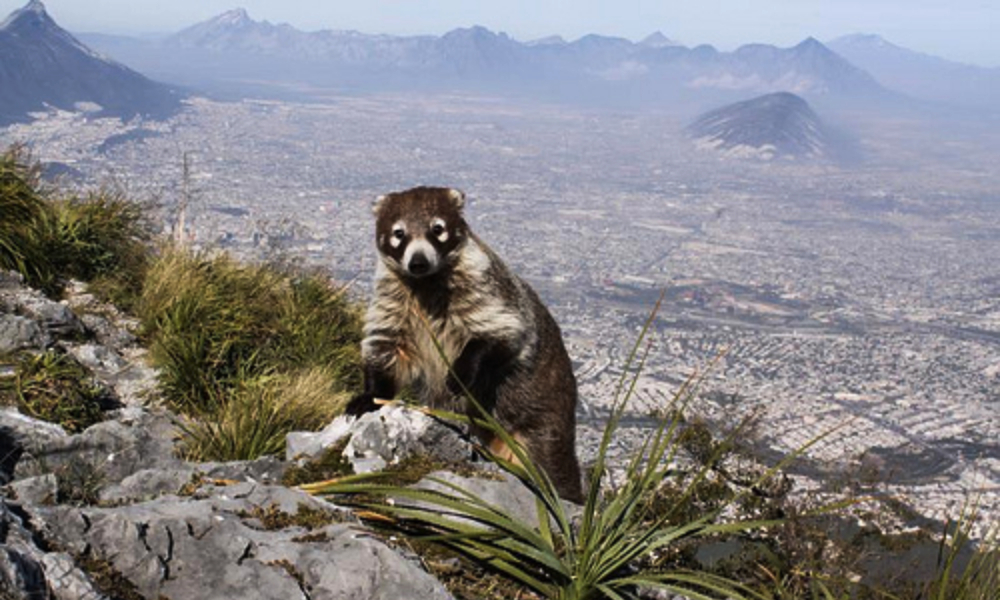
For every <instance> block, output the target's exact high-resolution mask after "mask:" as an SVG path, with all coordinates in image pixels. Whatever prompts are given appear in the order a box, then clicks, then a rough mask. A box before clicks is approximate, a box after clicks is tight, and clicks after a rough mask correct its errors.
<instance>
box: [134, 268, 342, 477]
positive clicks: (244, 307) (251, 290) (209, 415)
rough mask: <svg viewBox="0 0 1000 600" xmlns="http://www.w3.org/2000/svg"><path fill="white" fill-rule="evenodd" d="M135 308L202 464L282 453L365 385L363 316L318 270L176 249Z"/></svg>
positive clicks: (163, 384) (168, 397)
mask: <svg viewBox="0 0 1000 600" xmlns="http://www.w3.org/2000/svg"><path fill="white" fill-rule="evenodd" d="M137 312H138V316H139V317H140V319H141V321H142V327H143V331H144V336H145V337H146V338H147V339H148V341H149V344H150V355H151V358H152V360H153V363H154V364H155V365H156V366H157V367H159V369H160V391H161V394H162V396H163V398H164V400H165V401H166V403H167V405H168V406H169V407H170V408H172V409H174V410H176V411H178V412H180V413H182V414H184V415H186V416H188V417H190V420H189V421H188V423H187V424H186V425H185V429H186V432H187V435H186V438H187V440H186V448H187V450H186V451H187V453H188V454H189V456H191V457H192V458H200V459H210V460H238V459H253V458H257V457H259V456H262V455H264V454H273V453H280V452H282V451H283V449H284V436H285V434H286V433H288V432H289V431H292V430H312V429H316V428H318V427H321V426H322V425H325V424H326V423H327V422H329V420H330V419H331V418H332V417H333V416H334V415H335V414H338V413H339V412H341V410H342V408H343V405H344V403H345V402H346V400H347V395H346V390H349V389H352V388H353V387H354V386H356V385H357V384H358V383H359V380H358V378H359V377H360V342H361V314H360V310H359V308H358V307H357V306H356V305H355V304H354V303H352V302H350V301H349V300H348V299H347V298H345V297H344V294H343V293H342V290H338V289H335V288H333V287H332V286H331V285H330V282H329V281H328V279H327V278H326V277H325V276H323V275H321V274H318V273H302V272H296V271H292V270H288V269H283V268H279V267H276V266H273V265H268V264H260V265H245V264H240V263H238V262H236V261H235V260H233V259H231V258H230V257H228V256H227V255H225V254H218V255H214V256H209V255H206V254H196V253H192V252H190V251H187V250H184V249H180V248H166V249H164V251H163V252H162V254H161V255H160V256H159V257H158V258H157V259H156V260H155V261H154V262H153V264H152V265H151V266H150V269H149V271H148V273H147V277H146V281H145V286H144V288H143V293H142V297H141V300H140V302H139V303H138V305H137Z"/></svg>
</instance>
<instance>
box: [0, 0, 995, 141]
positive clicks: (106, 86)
mask: <svg viewBox="0 0 1000 600" xmlns="http://www.w3.org/2000/svg"><path fill="white" fill-rule="evenodd" d="M78 38H79V39H78ZM80 40H82V41H83V42H85V43H86V44H87V45H86V46H85V45H84V44H83V43H81V41H80ZM91 48H94V49H96V50H97V52H95V51H94V50H91ZM98 52H100V54H99V53H98ZM109 56H110V57H115V59H116V60H117V61H121V62H116V61H115V60H112V59H111V58H107V57H109ZM126 64H127V65H128V67H126V66H124V65H126ZM132 69H135V70H134V71H133V70H132ZM136 71H138V72H142V73H145V74H146V75H147V76H149V77H152V78H154V79H157V80H161V81H169V82H171V83H172V84H174V85H180V86H186V87H191V88H194V89H197V90H199V91H200V92H203V93H208V94H210V95H216V96H221V97H223V98H243V97H247V96H257V97H277V98H289V99H310V98H312V97H315V96H316V95H321V96H326V95H329V94H330V93H370V92H398V91H405V92H417V93H421V92H460V93H466V92H472V93H477V92H485V93H490V94H496V95H503V96H506V97H510V98H515V99H516V98H522V99H532V100H542V101H555V102H569V103H574V104H585V105H596V106H613V107H616V108H656V109H667V110H673V111H678V112H681V113H687V114H697V113H700V112H703V111H705V110H707V109H709V108H714V107H718V106H722V105H725V104H729V103H733V102H738V101H742V100H746V99H747V98H752V97H755V96H760V95H762V94H769V93H775V92H791V93H794V94H796V95H798V96H801V97H802V98H804V99H806V100H807V101H808V102H809V103H810V104H812V105H813V106H814V107H816V108H817V109H822V110H823V111H824V112H825V111H828V110H834V111H835V110H836V109H843V108H848V109H851V110H857V109H873V108H874V109H878V110H889V111H893V112H898V111H899V110H900V109H907V110H909V109H911V108H914V107H915V106H916V107H920V106H922V104H921V103H924V104H929V105H946V106H952V107H958V108H959V109H961V110H966V109H969V108H972V109H976V110H981V111H992V112H994V113H995V112H996V111H997V109H996V108H995V107H996V106H1000V103H998V102H997V101H998V100H1000V69H983V68H979V67H972V66H969V65H962V64H958V63H953V62H949V61H945V60H943V59H939V58H936V57H932V56H928V55H924V54H920V53H917V52H913V51H910V50H906V49H903V48H900V47H898V46H894V45H892V44H890V43H889V42H886V41H885V40H883V39H881V38H878V37H877V36H864V35H855V36H847V37H844V38H838V39H836V40H833V41H831V42H830V43H829V44H823V43H822V42H820V41H818V40H816V39H814V38H811V37H810V38H807V39H805V40H803V41H802V42H801V43H799V44H797V45H795V46H793V47H790V48H779V47H776V46H772V45H767V44H748V45H744V46H741V47H739V48H737V49H736V50H734V51H731V52H722V51H719V50H717V49H716V48H714V47H712V46H709V45H700V46H695V47H687V46H683V45H680V44H678V43H676V42H674V41H672V40H670V39H669V38H668V37H667V36H666V35H664V34H663V33H662V32H655V33H653V34H651V35H649V36H648V37H646V38H645V39H643V40H641V41H639V42H633V41H630V40H627V39H625V38H619V37H610V36H602V35H597V34H591V35H586V36H583V37H581V38H579V39H577V40H573V41H567V40H565V39H563V38H561V37H558V36H553V37H549V38H543V39H539V40H534V41H530V42H521V41H518V40H515V39H513V38H511V37H510V36H508V35H506V34H504V33H499V32H494V31H491V30H489V29H486V28H485V27H480V26H475V27H469V28H461V29H455V30H453V31H450V32H448V33H446V34H444V35H441V36H432V35H422V36H392V35H373V34H365V33H360V32H357V31H337V30H321V31H312V32H306V31H301V30H299V29H296V28H294V27H292V26H290V25H287V24H272V23H269V22H268V21H257V20H254V19H252V18H251V17H250V15H249V14H248V13H247V12H246V11H245V10H243V9H235V10H231V11H228V12H226V13H223V14H221V15H219V16H217V17H215V18H212V19H209V20H208V21H205V22H202V23H198V24H195V25H193V26H191V27H188V28H186V29H184V30H182V31H179V32H177V33H175V34H172V35H169V36H166V37H163V38H160V39H155V40H153V39H139V38H131V37H125V36H110V35H103V34H81V35H79V36H78V37H74V36H73V35H71V34H69V33H67V32H66V31H65V30H63V29H61V28H60V27H59V26H58V25H56V23H55V22H54V21H53V20H52V19H51V18H50V17H49V15H48V14H47V13H46V12H45V9H44V6H43V5H42V4H41V2H39V1H38V0H31V2H29V4H28V5H27V6H25V7H24V8H22V9H21V10H18V11H15V12H14V13H13V14H12V15H11V16H10V17H8V19H7V20H6V21H4V22H3V24H2V25H0V122H3V121H8V122H9V121H12V120H18V119H23V118H25V115H26V114H27V113H29V112H31V111H36V110H41V109H44V108H46V107H58V108H66V109H72V108H74V107H77V106H79V105H80V103H90V104H95V105H99V107H100V110H101V112H102V113H103V114H110V115H119V116H123V117H126V118H127V117H131V116H134V115H158V114H169V113H170V112H172V111H174V110H176V108H177V107H178V106H179V104H180V98H181V95H180V94H179V93H178V92H177V91H175V90H173V89H170V88H168V87H167V86H165V85H162V84H159V83H155V82H154V81H152V80H150V79H148V78H147V77H145V76H143V75H140V74H139V73H138V72H136Z"/></svg>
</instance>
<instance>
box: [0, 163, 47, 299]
mask: <svg viewBox="0 0 1000 600" xmlns="http://www.w3.org/2000/svg"><path fill="white" fill-rule="evenodd" d="M39 173H40V170H39V169H38V167H37V166H36V165H32V163H31V161H30V158H29V157H28V153H27V151H26V150H25V149H24V147H23V146H13V147H11V148H10V149H9V150H7V151H6V152H4V153H2V154H0V215H2V218H0V269H5V270H13V271H17V272H18V273H21V274H22V275H23V276H24V277H25V279H27V280H28V281H29V282H30V283H32V284H34V285H36V286H38V287H46V288H51V286H52V285H53V284H54V280H55V271H54V268H53V266H52V263H51V262H50V261H49V259H48V256H47V255H46V253H45V250H44V248H45V244H44V235H43V231H44V229H43V224H44V223H45V222H46V219H47V216H48V213H49V211H50V207H49V204H48V202H47V200H46V197H45V195H44V193H43V192H42V191H41V186H40V179H39ZM42 284H46V285H42Z"/></svg>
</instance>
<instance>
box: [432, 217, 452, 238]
mask: <svg viewBox="0 0 1000 600" xmlns="http://www.w3.org/2000/svg"><path fill="white" fill-rule="evenodd" d="M447 232H448V228H447V227H446V226H445V223H444V220H443V219H434V220H433V221H432V222H431V235H433V236H434V237H436V238H438V239H440V240H441V241H442V242H443V241H445V240H446V239H448V238H447ZM442 238H444V239H442Z"/></svg>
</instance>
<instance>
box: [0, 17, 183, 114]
mask: <svg viewBox="0 0 1000 600" xmlns="http://www.w3.org/2000/svg"><path fill="white" fill-rule="evenodd" d="M180 100H181V95H180V94H179V93H178V92H176V91H174V90H172V89H171V88H169V87H167V86H165V85H163V84H159V83H156V82H154V81H151V80H149V79H147V78H146V77H144V76H143V75H140V74H139V73H137V72H135V71H133V70H131V69H129V68H127V67H125V66H124V65H122V64H119V63H117V62H114V61H112V60H110V59H107V58H105V57H103V56H101V55H99V54H97V53H95V52H94V51H92V50H90V49H89V48H88V47H87V46H85V45H83V44H82V43H80V41H79V40H77V39H76V38H75V37H73V36H72V35H71V34H69V33H68V32H67V31H66V30H64V29H62V28H61V27H59V26H58V25H57V24H56V23H55V21H53V20H52V18H51V17H50V16H49V15H48V13H47V12H46V11H45V7H44V6H43V5H42V3H41V2H39V1H38V0H32V1H31V2H29V3H28V4H27V5H26V6H25V7H24V8H22V9H20V10H17V11H15V12H13V13H12V14H11V15H10V16H9V17H7V19H6V20H4V21H3V23H0V124H4V123H10V122H16V121H21V120H25V119H27V118H28V114H29V113H31V112H35V111H42V110H46V109H48V108H53V107H54V108H59V109H64V110H78V109H80V108H82V107H86V108H88V109H89V110H93V111H94V112H96V113H97V114H100V115H110V116H118V117H122V118H132V117H134V116H138V115H142V116H165V115H167V114H171V113H172V112H174V111H176V110H177V109H178V108H179V107H180V104H181V102H180Z"/></svg>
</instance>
